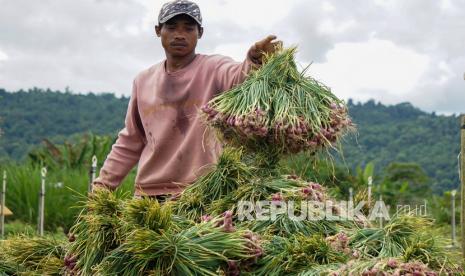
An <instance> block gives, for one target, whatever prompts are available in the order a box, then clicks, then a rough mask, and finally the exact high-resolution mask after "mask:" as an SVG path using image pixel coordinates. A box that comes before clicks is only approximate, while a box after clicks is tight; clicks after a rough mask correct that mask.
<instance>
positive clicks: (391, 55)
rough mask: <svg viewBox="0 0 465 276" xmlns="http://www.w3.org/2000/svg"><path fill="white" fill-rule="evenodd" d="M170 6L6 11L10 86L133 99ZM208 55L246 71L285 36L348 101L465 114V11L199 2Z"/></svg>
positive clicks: (120, 1) (459, 5)
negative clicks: (259, 52)
mask: <svg viewBox="0 0 465 276" xmlns="http://www.w3.org/2000/svg"><path fill="white" fill-rule="evenodd" d="M163 2H165V1H164V0H163V1H153V0H81V1H73V0H44V1H30V0H15V1H11V0H0V7H1V9H0V34H1V35H0V86H1V87H2V88H6V89H7V90H18V89H21V88H25V89H27V88H29V87H32V86H38V87H43V88H47V87H50V88H52V89H64V87H66V86H70V87H71V89H72V90H74V91H82V92H86V91H94V92H99V91H112V92H115V93H116V94H118V95H121V94H125V95H128V94H129V91H130V86H131V83H132V79H133V78H134V76H135V75H136V74H137V72H139V71H141V70H143V69H144V68H146V67H148V66H150V65H151V64H153V63H156V62H158V61H160V60H161V59H163V58H164V51H163V49H162V47H161V45H160V41H159V40H158V38H155V36H154V34H153V26H154V24H155V22H156V20H157V16H158V11H159V9H160V7H161V5H162V3H163ZM198 3H199V5H200V8H201V10H202V13H203V17H204V23H205V25H204V26H205V33H204V37H203V38H202V39H201V40H200V41H199V46H198V49H197V50H198V52H200V53H206V54H211V53H220V54H223V55H228V56H231V57H233V58H234V59H236V60H238V61H240V60H242V59H243V58H244V56H245V53H246V51H247V50H248V48H249V47H250V45H252V43H253V42H255V41H257V40H258V39H261V38H262V37H264V36H266V35H268V34H273V33H274V34H276V35H278V37H279V38H281V39H282V40H284V42H285V44H286V45H294V44H297V45H298V46H299V55H298V59H299V60H300V61H301V62H303V63H308V62H313V63H314V64H313V65H312V66H311V69H310V72H311V73H312V75H314V76H316V77H318V78H320V79H322V80H323V81H324V82H325V83H326V84H327V85H329V86H331V87H333V89H334V91H335V93H336V94H338V95H340V96H341V97H346V98H347V97H353V98H360V99H368V98H374V99H376V100H381V101H385V102H387V103H397V102H401V101H411V102H412V103H413V104H414V105H417V106H419V107H421V108H423V109H426V110H428V111H433V110H436V111H442V112H460V111H463V106H465V100H464V97H463V90H464V84H465V83H464V81H463V71H464V70H465V69H464V66H463V64H465V53H464V52H463V41H465V32H464V31H463V30H465V20H463V14H464V12H465V1H462V0H440V1H437V0H409V1H405V0H375V1H337V0H324V1H320V0H289V1H286V2H283V1H282V0H280V1H278V0H268V1H266V0H253V1H251V0H218V1H212V0H198Z"/></svg>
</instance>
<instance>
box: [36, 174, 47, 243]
mask: <svg viewBox="0 0 465 276" xmlns="http://www.w3.org/2000/svg"><path fill="white" fill-rule="evenodd" d="M40 173H41V176H42V177H41V183H40V194H39V196H40V197H39V223H38V225H37V226H38V232H39V235H40V236H43V235H44V221H45V177H46V176H47V169H46V168H45V167H44V168H42V170H41V171H40Z"/></svg>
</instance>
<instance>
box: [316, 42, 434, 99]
mask: <svg viewBox="0 0 465 276" xmlns="http://www.w3.org/2000/svg"><path fill="white" fill-rule="evenodd" d="M428 63H429V59H428V57H427V56H425V55H421V54H418V53H415V52H413V51H412V50H409V49H403V48H400V47H397V46H396V45H394V44H393V43H392V42H390V41H385V40H370V41H367V42H363V43H338V44H336V45H335V46H334V48H333V49H332V50H330V51H329V52H328V54H327V55H326V62H324V63H316V64H313V65H312V66H311V67H310V71H309V73H311V74H312V75H313V76H315V77H316V78H318V79H320V80H321V81H323V82H324V83H326V84H327V85H328V86H330V87H332V90H333V92H334V93H336V94H337V95H339V96H340V97H344V98H354V99H357V100H367V99H369V98H371V97H370V96H371V95H366V91H379V90H385V91H389V94H390V96H391V98H390V99H389V101H391V100H395V98H397V100H398V101H399V99H401V98H402V96H403V95H405V94H406V93H408V92H409V91H410V90H411V89H413V88H414V87H415V85H416V84H417V82H418V81H419V79H420V78H421V77H422V75H423V74H424V72H425V71H426V68H427V66H428ZM377 96H378V98H379V99H381V100H385V101H387V100H388V98H386V97H385V96H386V95H377ZM392 97H394V99H393V98H392Z"/></svg>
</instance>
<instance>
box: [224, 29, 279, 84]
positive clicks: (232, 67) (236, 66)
mask: <svg viewBox="0 0 465 276" xmlns="http://www.w3.org/2000/svg"><path fill="white" fill-rule="evenodd" d="M275 39H276V36H274V35H269V36H268V37H266V38H265V39H262V40H260V41H258V42H256V43H254V44H253V45H252V47H250V49H249V51H248V52H247V57H246V59H245V60H244V61H243V62H242V63H239V62H235V61H234V60H232V59H231V58H228V57H223V58H222V59H221V60H219V61H218V64H217V65H216V78H217V85H218V88H219V90H220V91H226V90H229V89H231V88H232V87H234V86H236V85H238V84H240V83H242V82H243V81H244V80H245V79H246V78H247V75H248V74H249V72H250V70H252V69H254V68H258V67H260V66H261V65H262V62H263V57H264V55H265V54H269V53H272V52H274V51H276V49H278V47H280V46H281V45H282V42H281V41H274V40H275Z"/></svg>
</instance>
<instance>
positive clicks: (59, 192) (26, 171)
mask: <svg viewBox="0 0 465 276" xmlns="http://www.w3.org/2000/svg"><path fill="white" fill-rule="evenodd" d="M3 169H5V170H6V172H7V176H8V185H7V194H6V205H7V206H8V207H9V208H10V209H11V210H12V212H13V214H14V215H13V217H12V219H14V220H19V221H22V222H24V223H28V224H31V225H36V224H37V216H38V213H37V211H38V206H39V200H38V199H39V189H40V181H41V176H40V167H36V166H32V165H30V164H22V165H16V164H10V165H8V166H5V167H3ZM134 178H135V173H134V172H132V173H131V174H130V175H129V176H128V177H127V178H126V179H125V180H124V182H123V184H122V185H121V186H120V188H119V189H118V192H117V193H116V195H117V196H118V197H125V195H126V194H128V193H130V191H132V190H133V189H134V187H133V186H134V184H133V183H134ZM88 183H89V175H88V171H87V170H84V169H67V168H62V169H61V170H55V171H49V172H48V173H47V178H46V186H45V190H46V191H45V229H46V230H47V231H50V232H55V231H56V229H57V228H60V227H61V228H62V229H63V230H64V231H65V232H68V230H69V228H70V227H71V226H72V225H73V223H74V222H75V220H76V218H77V216H78V215H79V212H80V208H81V207H80V205H79V204H78V202H79V201H80V200H81V199H82V198H83V195H85V194H86V193H87V188H88Z"/></svg>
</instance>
